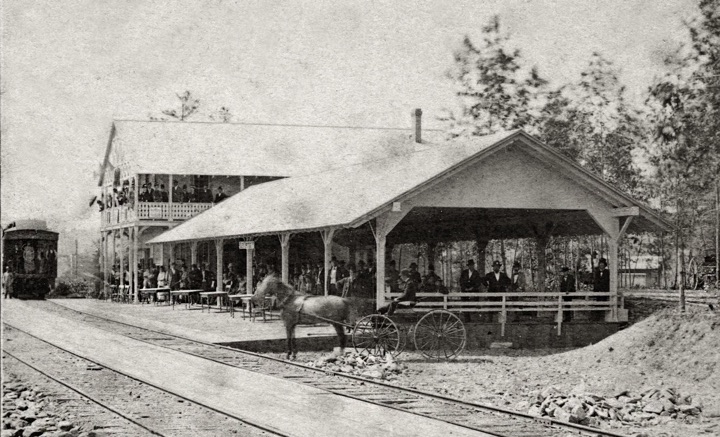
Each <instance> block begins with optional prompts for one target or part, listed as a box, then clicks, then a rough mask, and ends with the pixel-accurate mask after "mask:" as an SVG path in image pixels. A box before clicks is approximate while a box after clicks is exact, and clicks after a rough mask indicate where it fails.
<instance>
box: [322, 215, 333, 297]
mask: <svg viewBox="0 0 720 437" xmlns="http://www.w3.org/2000/svg"><path fill="white" fill-rule="evenodd" d="M320 235H321V236H322V239H323V245H324V246H325V264H324V266H323V276H324V277H325V280H324V281H323V284H324V286H325V296H327V295H328V281H329V280H330V276H329V272H330V258H332V239H333V236H334V235H335V229H328V230H325V231H320Z"/></svg>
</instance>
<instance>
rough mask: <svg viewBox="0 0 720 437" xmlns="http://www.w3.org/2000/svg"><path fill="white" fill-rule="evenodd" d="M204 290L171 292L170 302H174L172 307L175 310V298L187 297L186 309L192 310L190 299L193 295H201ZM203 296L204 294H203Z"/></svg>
mask: <svg viewBox="0 0 720 437" xmlns="http://www.w3.org/2000/svg"><path fill="white" fill-rule="evenodd" d="M201 292H202V290H173V291H171V292H170V300H172V306H173V309H175V298H176V297H182V296H186V297H187V300H186V301H185V309H189V308H190V303H191V302H190V297H191V296H192V295H193V294H197V293H201ZM201 294H202V293H201Z"/></svg>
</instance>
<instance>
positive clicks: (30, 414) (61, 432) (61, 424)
mask: <svg viewBox="0 0 720 437" xmlns="http://www.w3.org/2000/svg"><path fill="white" fill-rule="evenodd" d="M2 406H3V414H2V416H3V417H2V428H3V429H2V431H0V436H1V437H37V436H56V437H73V436H75V435H77V431H78V430H77V429H76V427H75V425H73V424H72V423H71V422H69V421H67V420H64V418H62V417H58V416H56V415H53V414H50V413H48V412H47V411H46V410H47V408H46V406H47V400H46V397H45V394H44V393H42V392H41V391H39V390H38V389H37V388H31V387H27V386H26V385H24V384H22V383H20V382H7V383H5V384H3V399H2Z"/></svg>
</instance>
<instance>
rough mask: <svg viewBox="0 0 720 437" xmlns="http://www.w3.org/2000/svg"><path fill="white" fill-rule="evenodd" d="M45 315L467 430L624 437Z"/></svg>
mask: <svg viewBox="0 0 720 437" xmlns="http://www.w3.org/2000/svg"><path fill="white" fill-rule="evenodd" d="M43 304H47V305H43V309H44V310H50V311H52V312H54V313H57V314H58V315H61V316H62V317H65V318H68V319H71V320H77V321H81V322H84V323H87V324H89V325H91V326H93V327H95V328H98V329H102V330H105V331H109V332H113V333H115V334H120V335H124V336H126V337H128V338H132V339H134V340H137V341H142V342H145V343H148V344H152V345H156V346H160V347H164V348H168V349H171V350H174V351H178V352H182V353H186V354H190V355H193V356H196V357H199V358H203V359H207V360H210V361H214V362H217V363H221V364H225V365H228V366H233V367H238V368H241V369H244V370H248V371H253V372H258V373H262V374H266V375H273V376H275V377H279V378H284V379H287V380H292V381H295V382H297V383H301V384H307V385H310V386H312V387H316V388H319V389H323V390H326V391H329V392H332V393H334V394H336V395H340V396H345V397H348V398H353V399H357V400H361V401H363V402H369V403H373V404H376V405H380V406H383V407H386V408H392V409H396V410H402V411H406V412H409V413H412V414H416V415H419V416H425V417H431V418H433V419H436V420H441V421H444V422H447V423H451V424H454V425H458V426H462V427H465V428H468V429H473V430H477V431H479V432H484V433H487V434H491V435H495V436H500V437H544V436H547V437H551V436H553V437H554V436H559V435H568V434H572V435H587V436H612V437H622V436H623V435H622V434H618V433H615V432H612V431H608V430H603V429H596V428H591V427H587V426H583V425H579V424H574V423H567V422H562V421H559V420H556V419H550V418H544V417H543V418H539V417H535V416H531V415H529V414H524V413H519V412H515V411H511V410H507V409H504V408H499V407H495V406H490V405H484V404H478V403H474V402H468V401H463V400H460V399H454V398H451V397H447V396H442V395H438V394H434V393H429V392H424V391H421V390H416V389H411V388H405V387H398V386H394V385H390V384H387V383H384V382H381V381H376V380H371V379H367V378H363V377H359V376H355V375H348V374H344V373H336V372H331V371H328V370H324V369H317V368H314V367H310V366H306V365H304V364H300V363H297V362H292V361H287V360H283V359H280V358H275V357H271V356H266V355H262V354H257V353H252V352H247V351H242V350H238V349H232V348H229V347H225V346H219V345H215V344H211V343H205V342H201V341H197V340H192V339H188V338H184V337H180V336H176V335H171V334H166V333H163V332H159V331H154V330H150V329H145V328H140V327H137V326H134V325H130V324H127V323H123V322H118V321H115V320H111V319H107V318H104V317H101V316H96V315H92V314H88V313H84V312H81V311H78V310H75V309H71V308H67V307H65V306H63V305H61V304H58V303H54V302H44V303H43Z"/></svg>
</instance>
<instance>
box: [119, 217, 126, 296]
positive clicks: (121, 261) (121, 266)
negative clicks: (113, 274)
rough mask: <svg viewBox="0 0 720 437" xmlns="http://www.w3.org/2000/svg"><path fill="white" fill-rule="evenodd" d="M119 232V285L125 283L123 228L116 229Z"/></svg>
mask: <svg viewBox="0 0 720 437" xmlns="http://www.w3.org/2000/svg"><path fill="white" fill-rule="evenodd" d="M118 232H119V233H120V285H125V260H124V259H123V258H124V255H125V254H124V253H123V252H125V251H124V250H123V233H124V231H123V228H120V230H119V231H118Z"/></svg>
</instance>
